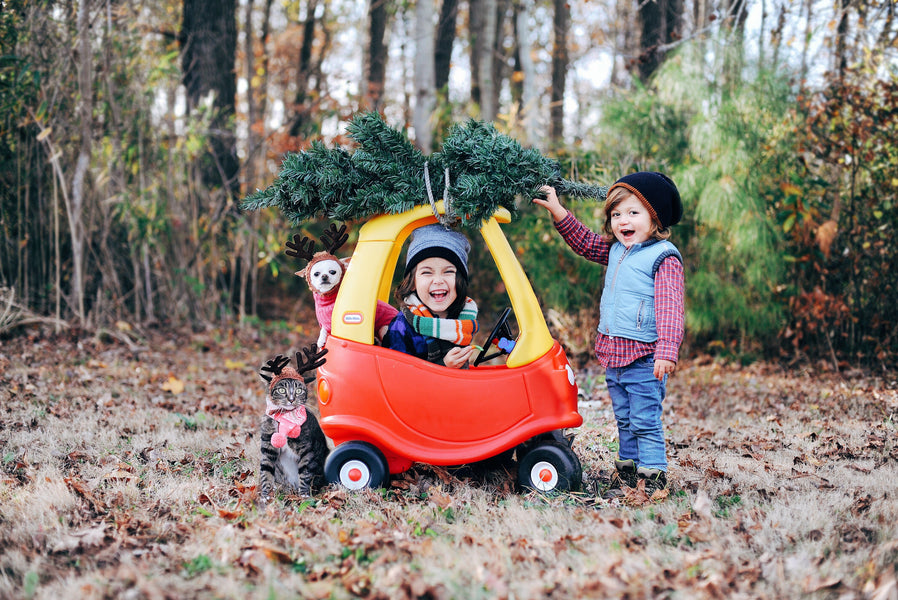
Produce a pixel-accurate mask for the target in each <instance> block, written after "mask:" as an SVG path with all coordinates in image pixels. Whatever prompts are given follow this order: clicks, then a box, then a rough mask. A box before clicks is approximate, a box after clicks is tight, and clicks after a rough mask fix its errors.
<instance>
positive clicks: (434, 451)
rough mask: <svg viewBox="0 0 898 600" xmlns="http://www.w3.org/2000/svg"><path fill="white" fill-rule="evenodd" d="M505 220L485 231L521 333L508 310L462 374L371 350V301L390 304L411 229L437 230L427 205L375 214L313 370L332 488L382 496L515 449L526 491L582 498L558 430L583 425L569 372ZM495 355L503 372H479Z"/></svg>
mask: <svg viewBox="0 0 898 600" xmlns="http://www.w3.org/2000/svg"><path fill="white" fill-rule="evenodd" d="M437 209H438V210H439V211H440V212H442V202H439V203H437ZM509 221H510V215H509V213H508V211H506V210H505V209H499V210H498V211H497V212H496V213H495V214H494V215H493V216H492V217H491V218H489V219H488V220H486V221H485V222H484V224H483V226H482V227H481V229H480V233H481V234H482V236H483V239H484V241H485V242H486V245H487V247H488V248H489V250H490V253H491V254H492V257H493V259H494V260H495V262H496V266H497V267H498V270H499V274H500V275H501V277H502V280H503V282H504V283H505V286H506V289H507V291H508V296H509V299H510V301H511V305H512V308H513V309H514V314H515V317H516V320H517V323H518V327H519V329H520V332H519V334H518V336H517V337H516V339H513V340H512V339H511V337H512V336H511V330H510V328H509V326H508V324H507V321H508V318H509V316H510V313H511V308H509V309H506V310H505V312H504V313H503V315H502V317H501V318H500V319H499V322H497V323H496V324H495V326H494V327H493V329H492V331H491V333H490V335H489V337H488V338H487V340H486V341H485V342H484V344H483V346H484V349H483V351H481V352H480V354H479V355H478V357H477V359H476V360H475V361H474V363H473V365H472V366H471V367H470V368H468V369H464V370H457V369H449V368H446V367H443V366H439V365H435V364H432V363H428V362H426V361H423V360H421V359H419V358H416V357H414V356H411V355H408V354H403V353H401V352H397V351H395V350H390V349H387V348H382V347H380V346H377V345H375V344H374V311H375V305H376V302H377V300H384V301H388V299H389V296H390V289H391V286H392V280H393V271H394V269H395V267H396V264H397V260H398V258H399V254H400V252H401V250H402V246H403V242H404V241H405V240H406V238H407V237H408V236H409V234H410V233H411V231H412V230H414V229H416V228H417V227H421V226H424V225H428V224H430V223H434V222H436V218H435V216H434V213H433V211H432V210H431V207H429V206H419V207H417V208H414V209H412V210H410V211H408V212H405V213H402V214H398V215H384V216H378V217H375V218H373V219H371V220H369V221H368V222H367V223H365V225H364V226H363V227H362V228H361V230H360V232H359V241H358V244H357V246H356V249H355V252H354V253H353V256H352V259H351V260H350V263H349V268H348V270H347V272H346V275H345V278H344V280H343V282H342V284H341V286H340V291H339V294H338V296H337V300H336V303H335V306H334V313H333V320H332V327H331V330H332V331H331V335H330V337H329V338H328V340H327V349H328V354H327V362H326V363H325V364H324V365H323V366H321V367H320V368H319V369H318V388H317V389H318V400H319V408H320V412H321V427H322V429H323V430H324V432H325V434H326V435H327V436H328V437H330V438H331V439H332V440H333V441H334V444H335V448H334V450H333V451H332V452H331V454H330V456H329V457H328V459H327V463H326V465H325V475H326V477H327V479H328V481H329V482H339V483H341V484H342V485H344V486H346V487H347V488H350V489H359V488H363V487H379V486H382V485H384V484H385V483H386V482H387V481H388V479H389V475H390V474H396V473H401V472H403V471H405V470H407V469H409V468H410V467H411V465H412V464H413V463H414V462H422V463H428V464H433V465H460V464H465V463H472V462H477V461H481V460H485V459H488V458H492V457H495V456H498V455H502V454H503V453H510V452H511V451H516V455H517V464H518V483H519V484H520V485H521V486H522V487H527V488H533V489H537V490H540V491H546V492H547V491H562V490H577V489H579V487H580V483H581V476H582V475H581V473H582V471H581V466H580V461H579V459H578V458H577V455H576V454H574V452H573V450H572V449H571V442H570V439H569V438H568V437H566V436H565V435H563V433H562V432H563V430H564V429H567V428H573V427H578V426H580V425H581V424H582V422H583V419H582V417H581V416H580V414H579V413H578V411H577V385H576V383H575V381H574V372H573V369H572V368H571V366H570V364H569V363H568V360H567V356H566V355H565V353H564V350H563V349H562V348H561V345H560V344H559V343H558V342H557V341H556V340H554V339H552V336H551V334H550V333H549V330H548V327H547V325H546V322H545V320H544V318H543V316H542V312H541V310H540V307H539V303H538V301H537V299H536V295H535V294H534V293H533V289H532V288H531V286H530V283H529V281H528V280H527V277H526V275H525V274H524V271H523V269H522V268H521V265H520V263H518V261H517V259H516V258H515V255H514V252H513V251H512V249H511V246H510V245H509V244H508V241H507V239H506V238H505V236H504V235H503V233H502V231H501V229H500V227H499V223H500V222H501V223H508V222H509ZM493 347H496V348H498V349H497V351H495V352H494V353H493V354H492V355H489V354H488V352H489V351H490V350H491V349H492V348H493ZM500 355H507V358H506V360H505V364H501V365H484V364H482V363H484V362H485V361H487V360H491V359H493V358H495V357H498V356H500Z"/></svg>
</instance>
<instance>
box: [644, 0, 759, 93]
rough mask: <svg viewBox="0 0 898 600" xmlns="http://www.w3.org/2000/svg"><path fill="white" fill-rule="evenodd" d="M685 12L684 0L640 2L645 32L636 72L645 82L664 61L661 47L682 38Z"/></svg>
mask: <svg viewBox="0 0 898 600" xmlns="http://www.w3.org/2000/svg"><path fill="white" fill-rule="evenodd" d="M736 1H741V0H736ZM682 13H683V2H682V0H653V1H649V2H642V3H640V5H639V22H640V26H641V27H640V30H641V32H642V35H641V37H640V42H639V49H640V52H639V61H638V65H637V71H638V73H639V78H640V79H641V80H642V81H643V82H648V80H649V79H650V78H651V77H652V75H654V73H655V71H657V70H658V67H659V66H660V65H661V62H662V61H663V60H664V51H663V50H662V46H664V45H665V44H669V43H671V42H673V41H675V40H677V39H678V38H679V36H680V22H681V21H682V18H681V17H682Z"/></svg>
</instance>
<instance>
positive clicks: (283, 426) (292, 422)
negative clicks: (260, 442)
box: [265, 398, 306, 448]
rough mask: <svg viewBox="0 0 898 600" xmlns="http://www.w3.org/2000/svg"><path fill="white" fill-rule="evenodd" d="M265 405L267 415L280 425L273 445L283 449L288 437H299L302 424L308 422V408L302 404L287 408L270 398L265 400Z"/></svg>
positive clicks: (274, 436)
mask: <svg viewBox="0 0 898 600" xmlns="http://www.w3.org/2000/svg"><path fill="white" fill-rule="evenodd" d="M265 404H266V407H265V414H266V415H268V416H269V417H271V418H272V419H274V420H275V421H277V423H278V430H277V433H275V434H274V435H272V436H271V445H272V446H274V447H275V448H283V447H284V445H285V444H286V443H287V438H288V437H292V438H295V437H299V433H300V431H301V430H302V424H303V423H305V422H306V407H305V406H303V405H301V404H300V405H299V406H297V407H296V408H285V407H283V406H278V405H277V404H275V403H273V402H272V401H271V400H270V399H269V398H266V399H265ZM282 432H283V433H282Z"/></svg>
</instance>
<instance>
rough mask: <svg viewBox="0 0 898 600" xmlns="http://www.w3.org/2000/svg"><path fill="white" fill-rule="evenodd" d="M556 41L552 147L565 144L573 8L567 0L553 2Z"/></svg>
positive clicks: (550, 117) (550, 116)
mask: <svg viewBox="0 0 898 600" xmlns="http://www.w3.org/2000/svg"><path fill="white" fill-rule="evenodd" d="M553 4H554V6H555V17H554V19H553V30H554V33H555V35H554V39H553V42H552V100H551V104H550V105H549V141H550V144H551V146H552V147H554V148H558V147H560V146H562V145H563V144H564V88H565V84H566V82H567V69H568V62H569V60H568V48H567V35H568V30H569V29H570V24H571V8H570V5H568V3H567V1H566V0H553Z"/></svg>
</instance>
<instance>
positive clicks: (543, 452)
mask: <svg viewBox="0 0 898 600" xmlns="http://www.w3.org/2000/svg"><path fill="white" fill-rule="evenodd" d="M582 474H583V470H582V467H581V466H580V459H579V458H577V455H576V454H574V451H573V450H571V449H570V448H569V447H568V446H566V445H564V444H562V443H559V442H546V443H543V444H540V445H538V446H535V447H533V448H531V449H530V450H529V451H528V452H527V454H525V455H524V456H523V458H521V460H520V462H519V463H518V485H520V486H521V487H522V488H530V489H534V490H537V491H540V492H564V491H572V492H575V491H577V490H579V489H580V479H581V477H582Z"/></svg>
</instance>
